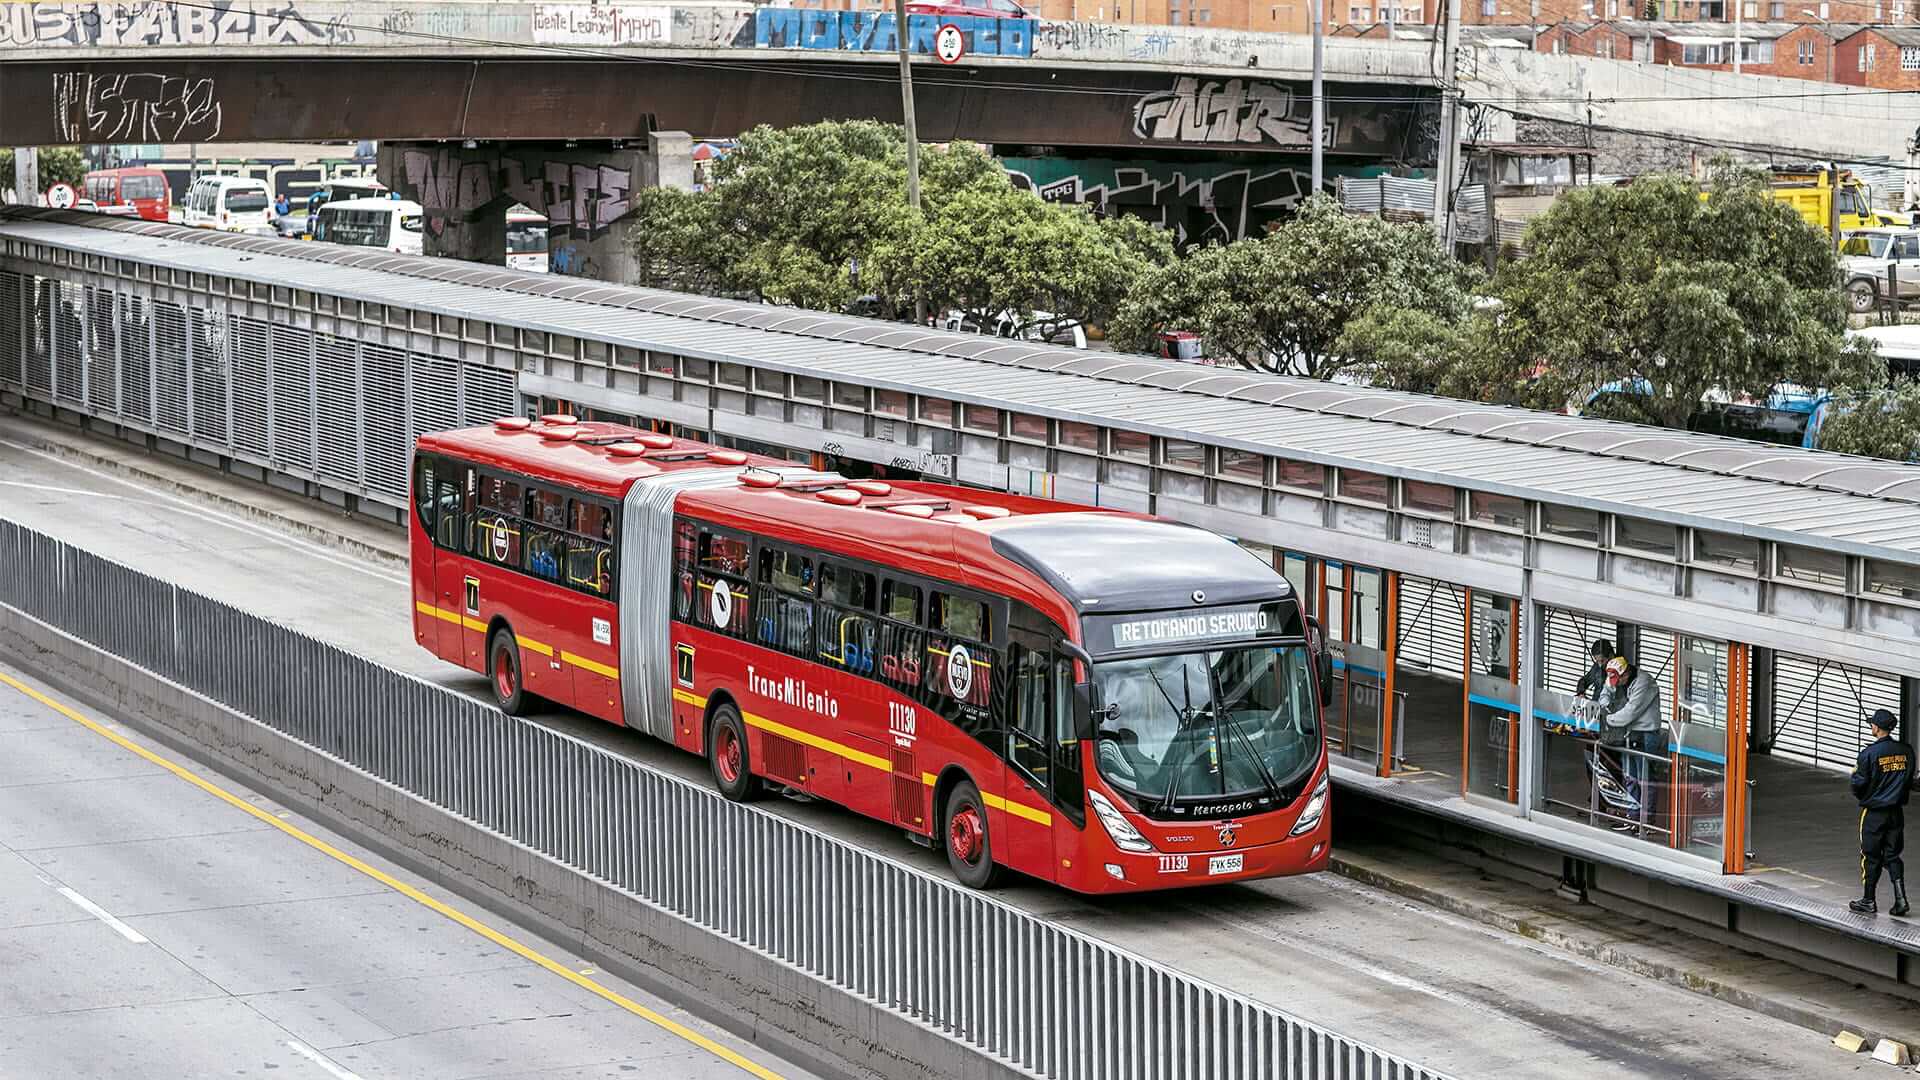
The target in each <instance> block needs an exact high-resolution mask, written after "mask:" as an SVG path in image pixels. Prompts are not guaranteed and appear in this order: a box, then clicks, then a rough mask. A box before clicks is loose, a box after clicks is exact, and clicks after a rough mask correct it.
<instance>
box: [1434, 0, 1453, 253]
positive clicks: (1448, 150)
mask: <svg viewBox="0 0 1920 1080" xmlns="http://www.w3.org/2000/svg"><path fill="white" fill-rule="evenodd" d="M1459 49H1460V0H1447V24H1446V32H1445V34H1444V36H1443V38H1442V51H1441V54H1440V147H1439V150H1438V152H1437V154H1436V155H1435V156H1436V157H1437V158H1438V159H1439V160H1438V167H1437V168H1436V169H1435V170H1434V178H1433V236H1434V241H1435V242H1436V243H1438V244H1439V245H1440V250H1441V251H1444V252H1446V253H1447V254H1449V255H1451V254H1453V175H1454V173H1456V172H1458V171H1459V169H1460V116H1459V113H1460V87H1459V79H1458V64H1457V61H1458V59H1459V57H1458V53H1459Z"/></svg>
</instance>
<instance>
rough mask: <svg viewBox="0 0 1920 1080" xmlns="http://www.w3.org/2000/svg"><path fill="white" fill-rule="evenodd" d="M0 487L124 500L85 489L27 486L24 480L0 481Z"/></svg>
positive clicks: (121, 496) (42, 485)
mask: <svg viewBox="0 0 1920 1080" xmlns="http://www.w3.org/2000/svg"><path fill="white" fill-rule="evenodd" d="M0 487H18V488H28V489H30V490H33V491H51V492H53V493H54V494H55V495H85V496H87V497H88V498H92V499H124V498H126V496H125V495H109V494H107V493H106V492H104V491H88V490H87V489H86V488H63V487H55V486H54V485H52V484H29V483H27V482H26V481H25V480H0Z"/></svg>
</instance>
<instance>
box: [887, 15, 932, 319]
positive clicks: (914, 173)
mask: <svg viewBox="0 0 1920 1080" xmlns="http://www.w3.org/2000/svg"><path fill="white" fill-rule="evenodd" d="M893 43H894V47H895V48H896V49H898V50H899V53H900V117H901V119H902V121H904V123H905V125H906V129H907V206H909V207H910V208H912V210H913V216H914V217H916V218H918V217H919V216H920V128H919V125H918V124H915V123H914V120H913V64H912V62H911V60H910V57H909V54H908V51H907V45H908V42H907V0H893ZM913 324H914V325H915V326H925V325H927V298H926V297H924V296H920V295H918V294H916V295H915V296H914V298H913Z"/></svg>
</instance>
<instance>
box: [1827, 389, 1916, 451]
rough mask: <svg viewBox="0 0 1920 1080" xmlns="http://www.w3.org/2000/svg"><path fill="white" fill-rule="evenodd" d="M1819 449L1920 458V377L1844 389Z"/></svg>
mask: <svg viewBox="0 0 1920 1080" xmlns="http://www.w3.org/2000/svg"><path fill="white" fill-rule="evenodd" d="M1820 449H1822V450H1835V451H1838V452H1840V453H1842V454H1861V455H1864V456H1866V457H1878V458H1892V459H1894V460H1895V461H1920V381H1915V380H1913V379H1907V378H1902V379H1897V380H1895V381H1894V382H1893V383H1892V384H1890V385H1885V386H1875V387H1870V388H1864V387H1863V388H1859V389H1848V390H1842V391H1840V392H1839V393H1837V394H1835V395H1834V401H1833V407H1832V409H1831V410H1830V411H1829V413H1828V416H1827V420H1826V423H1824V424H1822V425H1821V427H1820Z"/></svg>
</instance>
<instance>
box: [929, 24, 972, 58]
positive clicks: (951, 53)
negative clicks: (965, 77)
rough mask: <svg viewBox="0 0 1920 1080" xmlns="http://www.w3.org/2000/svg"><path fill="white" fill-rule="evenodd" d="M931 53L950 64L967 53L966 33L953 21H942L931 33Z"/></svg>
mask: <svg viewBox="0 0 1920 1080" xmlns="http://www.w3.org/2000/svg"><path fill="white" fill-rule="evenodd" d="M933 54H934V55H935V56H938V57H939V58H940V62H941V63H943V64H951V63H955V62H956V61H958V60H959V59H960V58H961V57H963V56H965V55H967V39H966V35H964V34H962V33H961V32H960V27H959V26H957V25H955V24H953V23H942V24H941V26H940V29H939V30H938V31H936V32H935V33H934V35H933Z"/></svg>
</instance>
